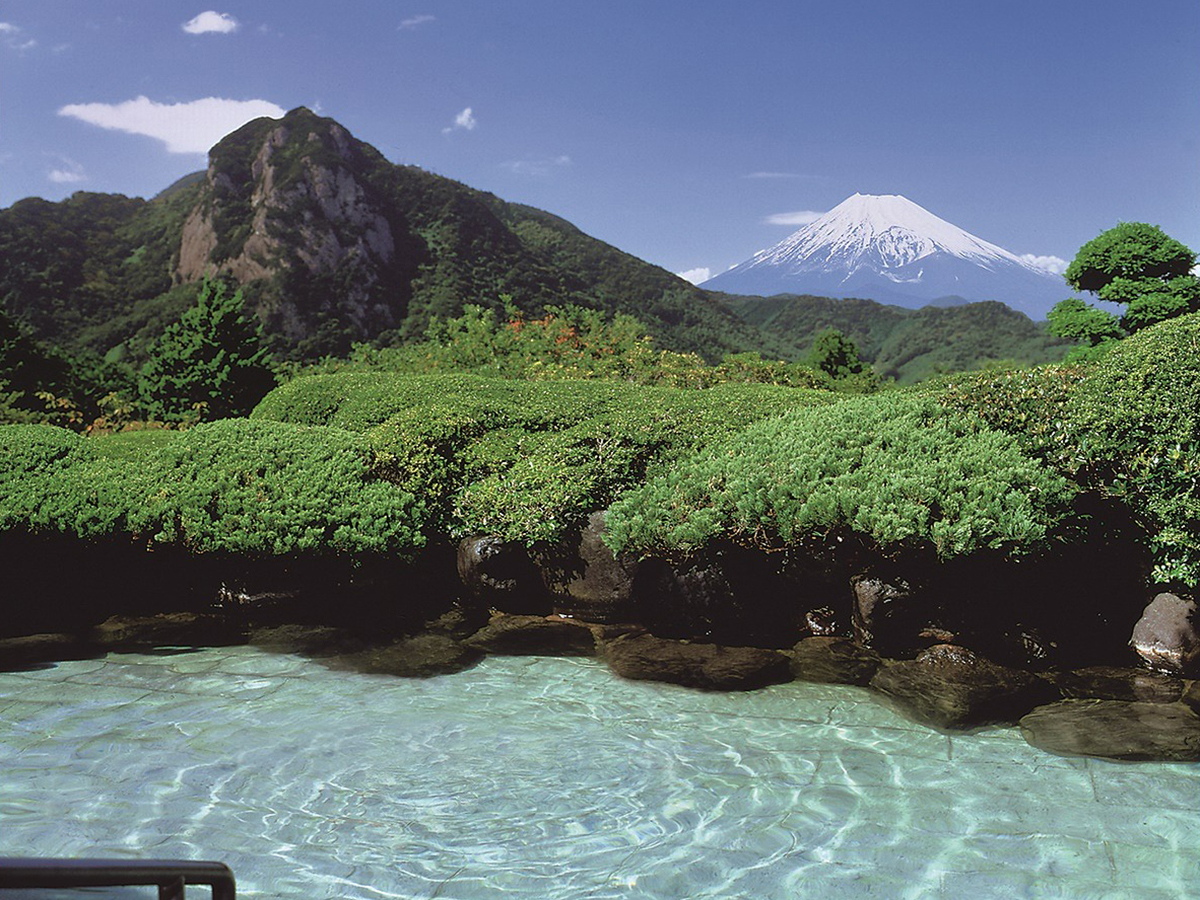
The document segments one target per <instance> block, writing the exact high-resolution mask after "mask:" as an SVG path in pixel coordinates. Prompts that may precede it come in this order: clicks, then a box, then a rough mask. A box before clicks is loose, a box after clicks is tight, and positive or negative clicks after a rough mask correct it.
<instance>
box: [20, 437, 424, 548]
mask: <svg viewBox="0 0 1200 900" xmlns="http://www.w3.org/2000/svg"><path fill="white" fill-rule="evenodd" d="M163 434H164V433H163V432H141V433H137V434H133V435H121V436H118V437H112V438H91V439H85V438H81V437H79V436H78V435H75V434H73V433H71V432H68V431H65V430H64V429H61V428H56V427H54V426H51V425H14V426H5V427H0V531H4V530H9V529H15V528H22V529H27V530H32V531H35V532H37V531H41V532H58V533H61V534H68V535H74V536H77V537H81V538H95V537H101V536H105V535H111V534H121V533H124V534H128V535H129V536H130V537H131V538H132V539H134V540H137V541H145V542H147V543H165V544H173V545H180V546H183V547H186V548H187V549H189V550H191V551H193V552H197V553H207V552H228V553H239V554H248V555H285V554H300V553H332V554H359V553H387V554H395V555H400V556H411V555H412V554H413V553H414V552H415V551H416V550H417V549H419V548H420V547H421V546H422V545H423V544H424V542H425V538H424V533H423V527H424V524H425V519H426V515H425V509H424V505H423V503H422V502H421V501H419V500H418V499H417V494H416V492H415V491H413V490H411V489H410V488H411V487H412V485H409V484H403V483H402V484H391V483H388V482H387V481H386V480H385V479H383V478H381V477H380V475H379V473H377V472H376V471H375V470H374V469H373V468H372V463H373V459H374V457H373V454H372V452H371V450H370V447H369V446H368V444H367V442H366V440H365V439H364V438H363V436H361V435H356V434H352V433H350V432H346V431H342V430H340V429H333V428H301V427H296V426H291V425H282V424H279V423H272V422H251V421H248V420H245V419H227V420H223V421H219V422H213V423H210V424H207V425H201V426H198V427H196V428H193V429H191V430H189V431H186V432H178V433H174V434H172V435H171V437H170V438H168V439H164V438H163V437H162V435H163Z"/></svg>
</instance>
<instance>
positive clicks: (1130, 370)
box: [941, 314, 1200, 587]
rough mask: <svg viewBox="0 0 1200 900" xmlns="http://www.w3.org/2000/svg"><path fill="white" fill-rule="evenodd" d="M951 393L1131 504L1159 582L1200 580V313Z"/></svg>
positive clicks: (1072, 474)
mask: <svg viewBox="0 0 1200 900" xmlns="http://www.w3.org/2000/svg"><path fill="white" fill-rule="evenodd" d="M941 398H942V402H943V404H944V405H946V406H947V407H948V408H950V409H955V410H961V411H964V412H971V413H974V414H975V415H978V416H979V417H980V418H982V419H983V420H984V421H985V422H987V423H988V424H989V425H991V426H992V427H995V428H998V429H1001V430H1003V431H1006V432H1008V433H1009V434H1011V435H1013V436H1014V437H1015V438H1016V439H1017V440H1018V441H1020V442H1021V444H1022V446H1023V447H1024V448H1025V449H1026V450H1027V451H1028V452H1030V453H1031V454H1034V455H1036V456H1038V457H1040V458H1041V459H1043V460H1045V461H1046V462H1047V463H1048V464H1049V465H1051V466H1053V467H1054V468H1055V469H1056V470H1058V471H1059V472H1060V473H1062V474H1063V475H1065V476H1067V477H1069V478H1071V479H1072V480H1074V481H1075V482H1077V483H1078V484H1079V485H1080V486H1081V487H1083V488H1085V489H1087V490H1091V491H1095V492H1097V493H1099V494H1101V495H1102V496H1105V497H1108V498H1115V499H1118V500H1120V501H1122V502H1123V503H1125V504H1126V505H1127V506H1128V508H1129V509H1130V511H1131V512H1132V513H1133V515H1134V516H1135V518H1136V519H1137V520H1138V521H1139V523H1140V527H1141V529H1142V531H1143V534H1142V536H1141V539H1142V540H1143V542H1144V543H1145V544H1146V545H1147V546H1148V547H1149V549H1150V551H1151V552H1152V554H1153V557H1154V561H1155V568H1154V571H1153V573H1152V577H1153V578H1154V579H1155V581H1157V582H1159V583H1161V584H1176V585H1181V586H1183V587H1194V586H1196V585H1197V584H1198V583H1200V437H1198V430H1200V314H1191V315H1187V316H1180V317H1179V318H1176V319H1170V320H1168V321H1166V322H1162V323H1160V324H1158V325H1155V326H1153V327H1150V328H1146V329H1144V330H1142V331H1139V332H1138V333H1137V334H1135V335H1133V336H1132V337H1129V338H1126V339H1125V340H1122V341H1119V342H1116V343H1114V344H1113V346H1112V348H1111V349H1110V350H1109V352H1108V353H1106V354H1105V355H1104V357H1103V358H1102V359H1100V360H1099V361H1098V362H1096V363H1094V364H1092V365H1091V366H1087V367H1083V366H1073V367H1068V366H1052V367H1046V368H1044V369H1035V370H1025V371H1018V372H1013V373H1005V374H1001V375H980V376H974V377H971V378H967V379H963V380H960V381H956V382H953V383H950V384H948V385H946V386H945V388H944V389H943V392H942V394H941Z"/></svg>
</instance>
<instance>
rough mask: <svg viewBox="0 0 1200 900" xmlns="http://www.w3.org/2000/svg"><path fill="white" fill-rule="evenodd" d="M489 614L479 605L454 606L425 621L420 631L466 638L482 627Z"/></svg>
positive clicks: (460, 638)
mask: <svg viewBox="0 0 1200 900" xmlns="http://www.w3.org/2000/svg"><path fill="white" fill-rule="evenodd" d="M490 618H491V616H490V615H489V614H488V611H487V610H486V609H484V608H483V607H480V606H465V607H464V606H455V607H453V608H452V609H449V610H447V611H446V612H444V613H442V614H441V615H440V616H438V617H437V618H436V619H431V620H430V621H428V622H426V623H425V627H424V628H422V629H421V630H422V632H429V633H431V634H444V635H446V636H448V637H452V638H455V639H457V640H462V639H463V638H468V637H470V636H471V635H473V634H474V633H475V632H477V631H478V630H479V629H480V628H483V626H485V625H486V624H487V623H488V620H489V619H490Z"/></svg>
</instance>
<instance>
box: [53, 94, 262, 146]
mask: <svg viewBox="0 0 1200 900" xmlns="http://www.w3.org/2000/svg"><path fill="white" fill-rule="evenodd" d="M285 112H286V110H285V109H283V108H282V107H280V106H276V105H275V104H274V103H271V102H270V101H268V100H226V99H224V98H222V97H205V98H204V99H202V100H193V101H191V102H190V103H155V102H154V101H153V100H150V99H149V98H147V97H138V98H136V99H134V100H126V101H125V102H124V103H72V104H69V105H68V106H64V107H63V108H62V109H60V110H59V111H58V114H59V115H60V116H70V117H72V118H75V119H79V120H81V121H83V122H88V123H90V124H92V125H99V126H100V127H101V128H108V129H111V130H113V131H125V132H128V133H129V134H144V135H146V136H147V137H152V138H157V139H158V140H160V141H162V142H163V143H164V144H166V145H167V150H169V151H170V152H171V153H207V152H208V150H209V148H210V147H212V145H213V144H215V143H216V142H217V141H219V140H220V139H221V138H223V137H224V136H225V135H227V134H229V132H231V131H234V130H236V129H238V128H240V127H241V126H243V125H245V124H246V123H247V122H249V121H250V120H251V119H257V118H259V117H260V116H270V117H271V118H273V119H277V118H279V117H280V116H282V115H283V114H284V113H285Z"/></svg>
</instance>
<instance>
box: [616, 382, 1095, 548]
mask: <svg viewBox="0 0 1200 900" xmlns="http://www.w3.org/2000/svg"><path fill="white" fill-rule="evenodd" d="M1071 494H1072V489H1071V487H1070V485H1069V484H1068V482H1067V481H1066V479H1064V478H1062V477H1061V476H1059V475H1056V474H1055V473H1053V472H1051V471H1049V470H1048V469H1046V468H1045V467H1044V466H1042V465H1041V464H1040V463H1038V462H1037V461H1036V460H1033V459H1031V458H1030V457H1029V456H1027V455H1026V454H1025V453H1023V452H1022V451H1021V450H1020V448H1019V447H1018V446H1017V444H1016V442H1015V441H1014V440H1013V438H1011V437H1010V436H1008V435H1004V434H1001V433H1000V432H997V431H993V430H992V429H989V428H987V427H985V426H983V425H981V424H980V423H978V421H977V420H971V419H966V418H963V417H962V416H957V415H954V414H953V413H950V412H947V411H945V410H943V409H942V408H941V407H940V406H939V405H938V404H937V402H936V401H934V400H933V399H932V398H929V397H924V396H919V395H903V394H888V395H883V396H879V397H872V398H863V399H860V400H846V401H844V402H842V403H839V404H836V405H832V406H826V407H821V408H814V409H803V410H796V411H793V412H790V413H787V414H785V415H783V416H780V417H778V418H774V419H770V420H768V421H765V422H761V423H758V424H756V425H753V426H751V427H749V428H747V429H746V430H745V431H744V432H742V433H741V434H738V435H735V436H733V437H732V438H730V439H729V440H727V441H725V442H723V443H720V444H716V445H713V446H710V447H707V448H705V449H703V450H701V451H700V452H699V453H697V454H696V455H695V456H693V457H692V458H691V459H689V460H688V461H686V462H685V463H683V464H682V465H679V466H676V467H674V468H673V469H672V470H671V471H669V472H664V473H662V474H660V475H659V476H658V477H656V478H653V479H651V480H650V481H649V482H648V483H647V484H646V485H645V486H644V487H642V488H639V489H637V490H634V491H631V492H630V493H628V494H626V495H625V496H624V497H622V498H621V499H620V500H619V501H618V502H617V503H616V504H615V505H614V506H613V508H612V510H611V512H610V514H609V517H608V528H609V535H610V540H611V541H612V544H613V546H614V547H617V548H621V549H637V550H643V551H654V550H658V551H663V550H665V551H671V550H688V549H693V548H697V547H700V546H703V545H704V544H705V543H707V542H709V541H712V540H714V539H718V538H732V539H734V540H737V541H740V542H743V543H750V544H754V545H757V546H761V547H765V548H770V547H777V546H780V545H788V544H802V543H809V542H814V541H815V542H821V541H836V540H838V539H840V538H841V537H844V536H854V537H856V538H858V539H860V540H862V541H864V542H866V543H868V544H869V545H874V546H875V547H877V548H879V549H882V550H884V551H889V550H900V549H906V548H907V549H918V550H919V549H926V548H932V549H934V550H936V551H937V553H938V555H939V556H941V557H951V556H956V555H961V554H966V553H970V552H972V551H974V550H977V549H980V548H991V549H995V550H1003V551H1006V552H1009V553H1021V552H1024V551H1027V550H1028V549H1030V548H1031V547H1032V546H1034V545H1036V544H1038V543H1040V542H1042V541H1044V540H1045V539H1046V538H1047V536H1048V535H1049V533H1050V532H1051V530H1052V529H1053V528H1054V527H1055V526H1056V525H1058V524H1059V522H1060V520H1061V518H1062V516H1063V513H1064V511H1065V509H1066V505H1067V503H1068V501H1069V499H1070V497H1071Z"/></svg>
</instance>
